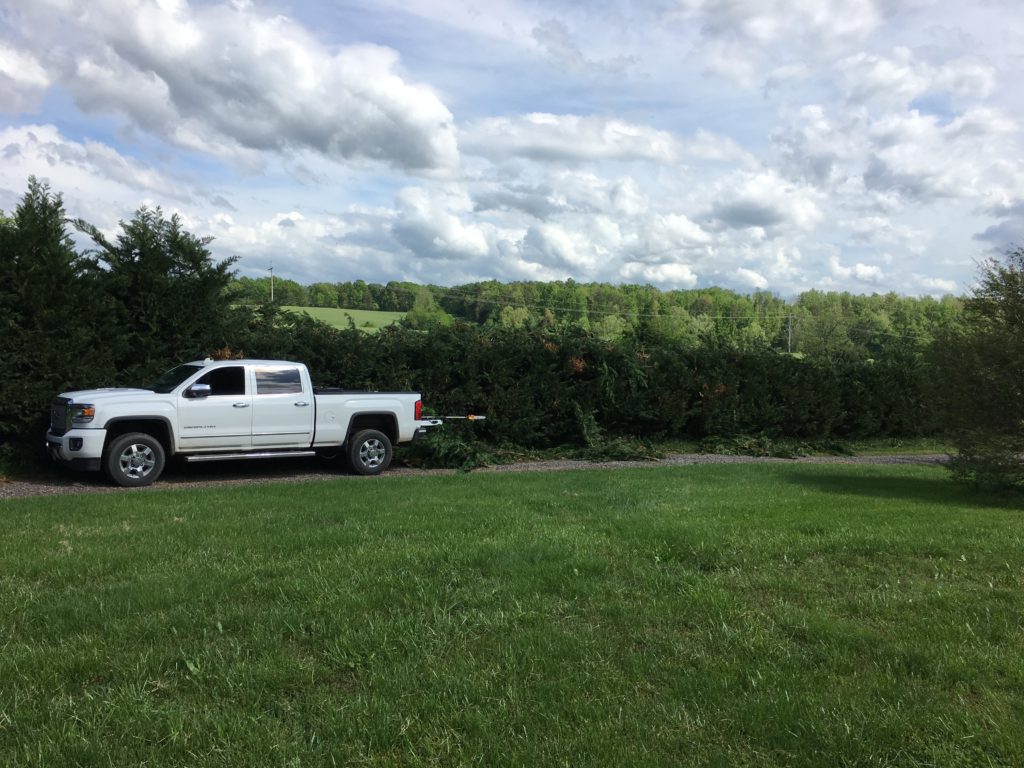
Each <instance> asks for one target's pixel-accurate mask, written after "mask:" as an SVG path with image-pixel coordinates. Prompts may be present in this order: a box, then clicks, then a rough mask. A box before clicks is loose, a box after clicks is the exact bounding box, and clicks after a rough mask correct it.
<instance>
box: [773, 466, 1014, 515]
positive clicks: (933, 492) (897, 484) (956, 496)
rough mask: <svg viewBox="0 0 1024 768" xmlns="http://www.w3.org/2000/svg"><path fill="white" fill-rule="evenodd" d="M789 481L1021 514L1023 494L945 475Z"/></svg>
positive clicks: (837, 475) (806, 474)
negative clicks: (984, 487) (985, 487)
mask: <svg viewBox="0 0 1024 768" xmlns="http://www.w3.org/2000/svg"><path fill="white" fill-rule="evenodd" d="M789 478H790V479H791V480H792V482H794V483H795V484H797V485H802V486H806V487H808V488H813V489H814V490H816V491H821V492H823V493H835V494H841V495H851V494H852V495H857V496H870V497H872V498H877V499H891V500H894V501H897V500H904V501H906V500H911V501H921V502H925V503H927V504H935V505H937V506H951V505H953V506H965V507H994V508H997V509H1016V510H1022V511H1024V494H1021V493H1015V492H1013V491H1009V492H1005V493H998V492H993V491H985V490H979V489H974V488H971V487H970V486H967V485H961V484H959V483H955V482H953V480H952V478H950V477H949V475H945V474H943V475H937V476H936V477H893V476H890V477H886V476H879V475H866V474H853V473H849V474H847V473H845V472H812V471H809V470H797V471H795V472H792V473H790V475H789Z"/></svg>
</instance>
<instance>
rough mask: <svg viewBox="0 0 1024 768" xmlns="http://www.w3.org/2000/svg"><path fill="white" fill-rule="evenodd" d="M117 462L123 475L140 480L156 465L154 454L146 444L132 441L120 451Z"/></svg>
mask: <svg viewBox="0 0 1024 768" xmlns="http://www.w3.org/2000/svg"><path fill="white" fill-rule="evenodd" d="M118 462H119V463H120V465H121V473H122V474H123V475H124V476H125V477H130V478H132V479H133V480H140V479H141V478H143V477H146V476H147V475H149V473H150V472H152V471H153V467H155V466H156V454H155V453H154V452H153V449H152V448H150V447H149V446H148V445H144V444H142V443H132V444H131V445H128V446H126V447H125V449H124V450H123V451H121V456H120V457H119V459H118Z"/></svg>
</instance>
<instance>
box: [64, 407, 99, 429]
mask: <svg viewBox="0 0 1024 768" xmlns="http://www.w3.org/2000/svg"><path fill="white" fill-rule="evenodd" d="M70 408H71V421H73V422H74V423H75V424H87V423H89V422H90V421H92V420H93V419H94V418H95V416H96V406H94V405H90V404H86V403H81V404H75V405H72V406H70Z"/></svg>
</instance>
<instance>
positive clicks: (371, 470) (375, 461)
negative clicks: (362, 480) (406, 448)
mask: <svg viewBox="0 0 1024 768" xmlns="http://www.w3.org/2000/svg"><path fill="white" fill-rule="evenodd" d="M392 453H393V450H392V448H391V440H390V439H389V438H388V436H387V435H385V434H384V433H383V432H378V431H377V430H376V429H363V430H360V431H359V432H356V433H355V434H354V435H353V436H352V439H351V440H349V441H348V463H349V466H350V467H352V471H353V472H355V473H356V474H357V475H379V474H380V473H381V472H383V471H384V470H385V469H387V468H388V467H389V466H390V465H391V455H392Z"/></svg>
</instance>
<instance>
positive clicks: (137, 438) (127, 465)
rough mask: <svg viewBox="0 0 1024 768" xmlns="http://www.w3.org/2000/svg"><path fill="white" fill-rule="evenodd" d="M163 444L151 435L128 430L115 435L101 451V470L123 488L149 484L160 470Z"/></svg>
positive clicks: (162, 462) (163, 461)
mask: <svg viewBox="0 0 1024 768" xmlns="http://www.w3.org/2000/svg"><path fill="white" fill-rule="evenodd" d="M165 463H166V456H165V454H164V447H163V446H162V445H161V444H160V441H159V440H157V439H156V438H155V437H153V436H152V435H147V434H145V433H144V432H129V433H128V434H126V435H121V436H120V437H115V438H114V439H113V440H111V441H110V443H109V444H108V445H107V448H106V451H104V454H103V471H104V472H105V473H106V475H107V477H109V478H110V479H111V480H112V481H113V482H115V483H117V484H118V485H120V486H123V487H126V488H138V487H141V486H143V485H149V484H150V483H152V482H153V481H154V480H156V479H157V478H158V477H160V475H161V474H162V473H163V471H164V464H165Z"/></svg>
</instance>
